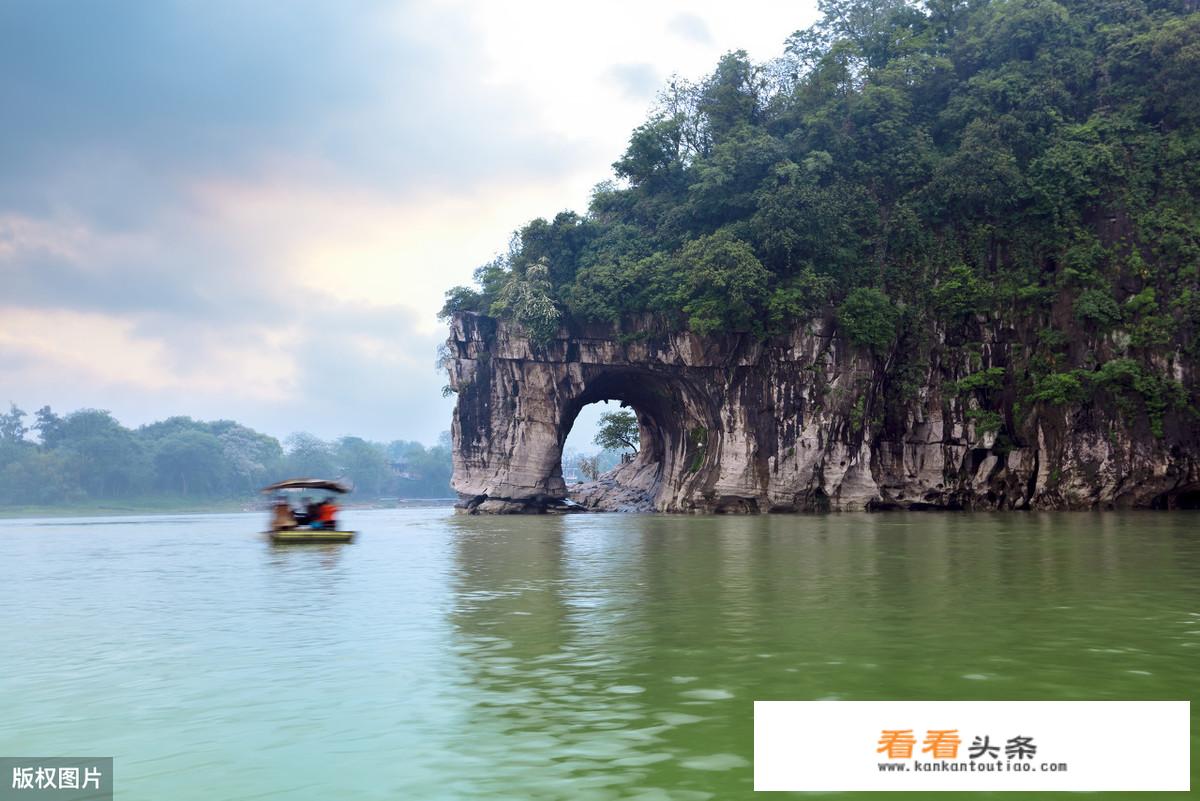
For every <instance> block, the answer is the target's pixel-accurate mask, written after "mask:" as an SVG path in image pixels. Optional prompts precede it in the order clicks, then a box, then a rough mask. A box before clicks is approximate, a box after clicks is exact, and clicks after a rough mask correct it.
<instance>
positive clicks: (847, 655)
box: [0, 508, 1200, 801]
mask: <svg viewBox="0 0 1200 801" xmlns="http://www.w3.org/2000/svg"><path fill="white" fill-rule="evenodd" d="M347 518H348V520H347V522H348V523H350V524H351V525H352V526H353V527H355V528H357V529H359V530H360V531H361V532H362V534H361V535H360V537H359V540H358V541H357V542H356V543H354V544H352V545H348V546H339V545H327V546H323V545H307V546H272V545H271V544H269V543H268V542H267V541H265V539H264V538H263V536H262V535H261V534H258V533H256V532H257V531H258V530H259V529H260V528H261V526H262V523H263V519H262V516H260V515H247V514H231V515H209V516H195V515H192V516H182V515H181V516H160V517H131V518H94V519H47V520H6V521H0V548H2V550H0V554H2V557H0V588H3V601H4V603H3V605H2V606H0V636H2V638H3V642H2V643H0V647H2V648H3V652H2V653H3V656H2V657H0V708H2V710H3V715H2V717H0V755H5V756H74V755H88V756H113V757H115V760H116V761H115V776H116V785H117V798H118V799H137V800H140V799H145V800H146V801H160V800H161V799H174V800H175V801H182V800H184V799H205V801H211V799H243V798H244V799H249V798H272V799H332V798H336V799H396V798H404V799H467V798H487V799H573V800H577V801H586V800H587V799H642V800H643V801H666V800H668V799H696V800H699V799H709V798H712V799H730V798H750V797H752V793H751V786H752V781H751V780H752V769H751V758H752V739H751V724H752V701H754V700H771V699H780V700H785V699H794V700H801V699H980V700H984V699H1064V700H1069V699H1097V700H1104V699H1191V700H1196V696H1197V689H1198V687H1200V514H1194V513H1188V512H1181V513H1130V514H1124V513H1108V514H1086V513H1078V514H1032V513H1030V514H987V515H970V514H915V513H914V514H903V513H889V514H875V515H866V514H862V515H859V514H840V515H827V516H763V517H684V516H642V515H625V516H623V515H575V516H569V517H466V516H456V515H453V514H452V512H451V510H449V509H447V508H426V509H414V510H404V511H400V510H396V511H350V512H348V513H347ZM1121 736H1150V735H1149V734H1147V733H1141V734H1139V733H1121V732H1111V733H1104V732H1100V733H1097V747H1099V748H1112V749H1114V750H1115V751H1119V748H1120V739H1119V738H1120V737H1121ZM1198 741H1200V739H1198V737H1197V731H1196V724H1195V719H1194V718H1193V731H1192V743H1193V745H1192V765H1193V773H1192V775H1193V786H1197V784H1196V781H1195V779H1196V771H1197V767H1196V766H1197V765H1200V760H1198V759H1197V756H1198V754H1197V748H1196V743H1197V742H1198ZM940 795H941V797H953V794H940ZM978 796H979V794H972V796H971V797H978ZM1036 796H1037V794H1035V793H1029V794H1026V795H1024V796H1023V797H1025V798H1030V797H1036ZM880 797H889V796H886V795H881V796H880Z"/></svg>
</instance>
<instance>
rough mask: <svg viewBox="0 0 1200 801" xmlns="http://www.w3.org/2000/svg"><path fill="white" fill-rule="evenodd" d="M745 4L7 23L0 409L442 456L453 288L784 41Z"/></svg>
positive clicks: (382, 9)
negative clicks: (707, 76) (514, 236)
mask: <svg viewBox="0 0 1200 801" xmlns="http://www.w3.org/2000/svg"><path fill="white" fill-rule="evenodd" d="M746 3H748V4H749V6H751V7H752V8H751V7H740V8H738V9H733V10H730V9H728V7H727V6H725V5H722V4H719V3H716V2H715V0H714V2H699V3H692V2H684V0H671V2H667V3H663V4H661V5H652V6H646V5H645V4H644V3H634V2H632V0H614V4H613V5H611V6H607V5H606V6H571V5H569V4H566V5H564V4H561V3H555V2H551V0H531V2H529V3H521V4H497V3H489V2H483V0H437V1H436V2H422V3H417V2H377V1H376V0H343V1H342V2H333V1H332V0H316V1H315V2H307V3H303V4H297V3H294V2H291V0H261V1H259V2H255V3H244V2H240V1H237V2H235V0H211V2H205V3H194V2H190V0H156V2H141V1H140V0H108V2H105V3H76V2H68V0H8V2H4V3H0V108H2V109H3V110H4V115H5V122H6V124H5V125H3V126H0V153H3V154H4V158H3V160H2V162H0V277H2V279H3V286H4V289H5V291H4V294H3V297H2V298H0V306H3V308H2V309H0V386H4V387H5V388H6V389H9V393H10V394H11V395H13V397H12V400H15V401H17V402H18V403H21V404H23V405H24V406H26V407H29V408H36V407H37V406H40V405H42V404H44V403H50V404H52V405H54V406H55V407H56V408H58V409H59V410H60V411H62V410H69V409H72V408H77V407H80V406H93V407H98V408H109V409H111V410H112V411H113V412H114V413H116V414H117V415H118V417H119V418H120V419H122V420H123V421H125V422H127V423H129V424H138V423H142V422H147V421H149V420H153V419H156V418H160V417H163V416H166V415H169V414H191V415H193V416H198V417H232V418H236V419H240V420H243V421H244V422H246V423H248V424H250V425H255V426H257V427H260V428H262V429H263V430H266V431H269V432H270V433H273V434H276V435H281V436H282V435H285V434H287V433H288V432H289V431H291V430H297V429H308V430H312V431H313V432H314V433H319V434H322V435H324V436H332V435H337V434H345V433H357V434H362V435H365V436H370V437H374V438H378V439H391V438H394V437H404V438H409V439H421V440H423V441H426V442H430V441H432V440H433V439H434V438H435V437H436V435H437V433H438V432H440V431H442V430H444V429H445V428H447V427H448V425H449V419H450V415H449V411H450V408H451V405H452V403H451V401H448V400H445V399H443V398H442V397H441V395H440V392H439V390H440V387H441V385H442V384H443V383H444V381H445V379H444V377H443V376H439V375H438V374H437V372H436V371H435V370H434V368H433V366H432V362H433V358H434V351H435V349H436V346H437V344H438V342H439V341H440V340H442V339H443V338H444V328H442V327H441V325H440V324H439V323H438V322H437V321H436V320H435V312H436V310H437V308H438V307H439V306H440V304H441V299H442V294H443V292H444V291H445V289H446V288H448V287H449V286H451V285H453V284H456V283H462V282H465V281H468V280H469V278H470V273H471V271H472V269H473V268H474V267H476V266H477V265H479V264H481V263H483V262H485V261H487V260H489V259H490V258H491V257H492V256H493V255H494V254H495V253H496V252H497V251H498V250H500V249H501V248H503V247H504V246H505V244H506V243H507V240H508V235H509V233H510V232H511V231H512V230H513V229H514V228H516V227H518V226H520V225H521V224H522V223H523V222H525V221H527V220H528V219H530V218H532V217H534V216H544V215H553V214H554V213H555V212H556V211H558V210H560V209H563V208H569V207H574V208H579V207H580V205H581V204H582V203H584V202H586V197H587V195H588V192H589V190H590V188H591V187H592V186H593V185H594V184H595V182H596V181H597V180H600V179H602V178H603V177H604V176H605V174H606V171H607V169H608V165H609V164H610V163H611V162H612V160H613V159H614V158H615V157H616V156H617V155H619V153H620V151H621V150H622V149H623V147H624V144H625V141H626V138H627V136H628V132H629V130H630V129H631V128H632V127H633V126H635V125H636V124H638V123H639V122H640V121H641V120H642V119H643V117H644V114H645V110H646V100H647V98H648V97H650V96H651V95H652V94H653V91H654V89H656V88H657V87H658V85H659V84H660V80H659V77H658V76H660V75H665V74H668V73H670V72H675V71H680V72H683V73H685V74H699V73H702V72H704V71H707V70H708V69H710V68H711V65H712V63H714V62H715V59H716V57H717V56H718V55H719V53H720V52H721V51H722V50H725V49H731V48H732V47H742V46H745V47H748V49H750V50H751V52H759V51H761V48H762V47H766V46H768V45H769V46H770V47H771V48H776V47H777V44H778V41H779V40H781V38H782V37H783V36H785V35H786V34H787V33H789V32H790V31H792V30H795V29H796V27H798V24H799V22H802V20H800V21H796V20H795V19H794V17H795V15H796V12H795V11H794V10H793V9H791V8H788V9H785V10H779V8H778V4H773V3H771V2H770V1H769V0H746ZM693 7H694V8H695V10H693ZM699 12H702V13H703V17H700V16H698V13H699ZM635 14H640V15H642V18H643V19H644V24H642V25H638V26H631V25H630V24H629V23H628V20H629V19H630V18H632V17H633V16H634V15H635ZM706 19H707V20H710V21H711V22H712V25H713V28H712V31H715V32H717V33H719V34H720V36H719V37H718V36H713V35H711V33H710V31H709V29H708V27H707V26H706V25H705V23H704V20H706ZM689 20H690V21H689ZM697 23H698V24H697ZM666 29H669V30H671V31H673V32H674V33H675V34H676V35H675V36H668V37H664V36H663V35H662V33H663V31H664V30H666ZM706 37H707V38H706ZM718 39H719V41H718ZM756 48H759V49H760V50H759V51H756ZM7 399H8V398H5V397H0V401H4V400H7Z"/></svg>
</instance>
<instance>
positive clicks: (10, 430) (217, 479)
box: [0, 405, 452, 506]
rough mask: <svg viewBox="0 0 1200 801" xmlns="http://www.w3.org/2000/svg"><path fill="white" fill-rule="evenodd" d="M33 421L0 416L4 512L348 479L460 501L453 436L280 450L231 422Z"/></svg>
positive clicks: (88, 417)
mask: <svg viewBox="0 0 1200 801" xmlns="http://www.w3.org/2000/svg"><path fill="white" fill-rule="evenodd" d="M29 417H30V416H29V415H27V414H26V413H25V412H24V411H22V410H21V409H19V408H17V407H16V406H15V405H14V406H11V407H10V409H9V411H8V412H7V413H4V414H0V505H18V506H55V505H63V504H71V505H80V506H88V505H94V504H96V503H97V502H110V501H139V502H154V501H160V502H161V501H168V502H182V503H185V504H186V503H188V502H195V501H205V500H217V499H248V498H252V497H254V496H255V495H256V493H257V491H258V490H259V488H261V487H263V486H264V485H266V484H269V483H271V482H274V481H279V480H280V479H283V478H288V477H296V476H314V477H321V478H332V477H338V476H341V477H346V478H348V479H349V480H350V481H351V482H352V483H353V484H354V485H355V490H356V493H355V496H354V497H355V498H357V499H369V498H379V497H384V496H390V497H404V498H445V497H449V496H450V495H451V494H452V493H451V492H450V486H449V485H450V449H449V445H448V443H447V442H446V440H447V439H448V436H447V435H443V439H442V442H440V443H439V444H438V445H436V446H434V447H431V448H426V447H425V446H423V445H422V444H421V443H419V442H405V441H401V440H397V441H395V442H392V443H389V444H387V445H384V444H382V443H376V442H369V441H367V440H364V439H361V438H359V437H343V438H341V439H339V440H337V441H334V442H327V441H323V440H321V439H319V438H317V437H315V436H313V435H312V434H304V433H300V434H293V435H292V436H290V437H288V438H287V440H286V441H285V443H284V444H282V445H281V444H280V442H279V440H277V439H275V438H274V437H271V436H268V435H267V434H263V433H260V432H258V431H255V430H253V429H251V428H247V427H246V426H243V425H241V424H239V423H235V422H233V421H232V420H216V421H213V422H204V421H201V420H193V419H192V418H190V417H170V418H167V419H166V420H162V421H159V422H156V423H151V424H149V425H144V426H140V427H138V428H136V429H129V428H126V427H125V426H122V425H121V424H120V423H119V422H118V421H117V420H116V419H115V418H113V416H112V415H111V414H109V413H108V412H105V411H99V410H96V409H80V410H78V411H75V412H72V413H70V414H67V415H58V414H56V413H55V412H54V411H53V410H51V409H50V408H49V407H42V408H41V409H39V410H38V411H37V412H36V414H34V415H33V416H32V420H29V419H27V418H29Z"/></svg>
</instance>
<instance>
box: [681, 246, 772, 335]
mask: <svg viewBox="0 0 1200 801" xmlns="http://www.w3.org/2000/svg"><path fill="white" fill-rule="evenodd" d="M679 263H680V272H681V276H680V278H681V281H682V292H681V295H680V300H681V301H682V302H683V303H682V308H683V312H684V314H686V315H687V322H688V327H689V328H690V329H691V330H693V331H695V332H696V333H697V334H701V335H704V334H713V333H717V332H720V331H755V332H759V333H761V331H762V327H761V319H760V317H759V314H758V309H761V308H762V305H763V303H764V302H765V301H766V299H767V283H768V281H769V280H770V273H768V272H767V270H766V268H764V267H763V266H762V264H761V263H760V262H759V261H758V259H756V258H755V257H754V251H753V250H752V249H751V248H750V246H749V245H747V244H746V243H745V242H743V241H741V240H740V239H737V238H736V237H734V236H732V235H731V234H729V233H728V232H725V231H718V232H717V233H715V234H713V235H712V236H706V237H702V238H700V239H697V240H695V241H693V242H689V243H688V244H687V245H686V246H685V247H684V248H683V250H682V251H681V252H680V254H679Z"/></svg>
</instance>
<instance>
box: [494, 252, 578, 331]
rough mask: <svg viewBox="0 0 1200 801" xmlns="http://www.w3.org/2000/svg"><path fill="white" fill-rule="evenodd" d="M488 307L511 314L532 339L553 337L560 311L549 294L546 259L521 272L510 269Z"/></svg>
mask: <svg viewBox="0 0 1200 801" xmlns="http://www.w3.org/2000/svg"><path fill="white" fill-rule="evenodd" d="M489 311H490V312H491V313H492V314H494V315H497V316H504V315H509V316H511V317H512V318H513V319H514V320H516V321H517V322H518V323H520V324H521V325H523V326H524V327H525V329H526V330H527V331H529V335H530V337H531V338H532V339H533V340H534V341H535V342H540V343H543V344H545V343H547V342H549V341H550V340H551V339H553V338H554V335H555V333H557V332H558V323H559V318H560V317H561V316H562V313H561V312H560V311H559V310H558V308H557V307H555V305H554V301H553V300H552V299H551V297H550V267H549V264H548V263H547V262H546V260H545V259H544V258H543V259H542V260H540V261H539V262H537V263H536V264H532V265H530V266H529V267H528V269H526V271H525V274H524V275H520V274H518V273H515V272H514V273H512V274H511V275H510V276H509V278H508V281H507V282H506V283H505V284H504V287H503V288H502V289H501V290H500V294H499V295H498V296H497V298H496V300H495V302H493V303H492V306H491V309H490V310H489Z"/></svg>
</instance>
